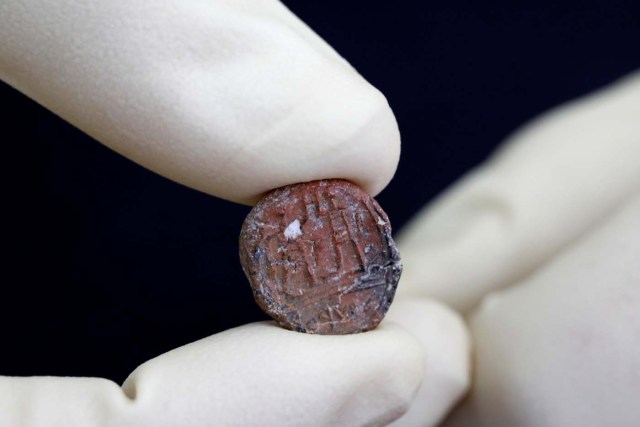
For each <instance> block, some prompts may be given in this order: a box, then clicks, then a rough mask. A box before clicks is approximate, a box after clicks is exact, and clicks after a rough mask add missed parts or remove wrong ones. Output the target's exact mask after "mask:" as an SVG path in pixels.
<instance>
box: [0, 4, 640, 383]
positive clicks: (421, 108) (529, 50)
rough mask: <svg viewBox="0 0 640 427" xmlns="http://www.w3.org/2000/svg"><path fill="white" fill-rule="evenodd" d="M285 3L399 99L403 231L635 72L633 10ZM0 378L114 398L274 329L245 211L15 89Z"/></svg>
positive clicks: (6, 104) (396, 201) (3, 92)
mask: <svg viewBox="0 0 640 427" xmlns="http://www.w3.org/2000/svg"><path fill="white" fill-rule="evenodd" d="M513 3H517V2H505V3H504V4H499V3H487V2H468V3H450V2H449V3H448V2H437V3H431V2H417V1H416V2H406V1H405V2H391V1H387V2H382V1H372V0H369V1H322V2H307V1H297V2H294V1H287V2H286V4H287V5H288V6H289V7H290V8H291V9H292V10H293V11H294V12H295V13H297V14H298V15H299V16H300V17H301V18H302V19H303V20H304V21H306V22H307V23H308V24H309V25H310V26H311V27H312V28H313V29H314V30H315V31H317V32H318V33H319V34H320V35H321V36H322V37H324V38H325V39H326V40H327V41H328V42H329V43H330V44H331V45H333V46H334V47H335V48H336V50H337V51H338V52H339V53H340V54H342V55H343V56H344V57H345V58H346V59H347V60H348V61H350V62H351V64H353V66H354V67H355V68H356V69H357V70H359V72H360V73H361V74H362V75H363V76H364V77H365V78H366V79H367V80H369V81H370V82H371V83H372V84H373V85H375V86H376V87H378V88H379V89H380V90H381V91H382V92H383V93H384V94H385V95H386V96H387V98H388V100H389V103H390V104H391V106H392V108H393V110H394V112H395V114H396V117H397V119H398V122H399V126H400V130H401V133H402V140H403V153H402V159H401V161H400V166H399V169H398V173H397V175H396V178H395V180H394V181H393V183H392V184H391V185H390V186H389V187H388V188H387V189H386V190H385V191H384V192H383V193H382V194H381V195H380V196H379V197H378V200H379V201H380V203H381V205H382V206H383V207H384V208H385V210H387V212H388V213H389V216H390V217H391V219H392V221H393V223H394V225H395V227H396V228H398V227H399V226H401V225H402V224H403V223H405V222H406V221H407V219H408V218H410V216H411V215H412V214H414V213H415V212H416V211H417V210H418V209H419V208H420V207H421V206H422V205H424V204H425V203H426V202H428V201H429V200H431V199H432V198H433V197H434V196H435V195H437V194H438V193H439V192H441V191H443V190H444V189H445V188H446V187H447V186H448V185H450V184H451V183H452V182H454V181H455V180H456V178H458V177H459V176H460V175H461V174H463V173H464V172H465V171H467V170H469V169H470V168H471V167H473V166H474V165H477V164H478V163H480V162H481V161H482V160H483V159H485V158H486V157H487V156H488V155H489V154H490V152H491V151H492V150H493V149H494V148H495V147H496V145H497V144H498V143H499V142H500V141H502V140H503V139H504V138H505V137H506V136H507V135H508V134H509V133H510V132H512V131H513V130H514V129H515V128H516V127H517V126H519V125H520V124H522V123H523V122H525V121H526V120H527V119H529V118H531V117H534V116H535V115H537V114H539V113H541V112H543V111H544V110H546V109H547V108H549V107H551V106H554V105H557V104H559V103H562V102H564V101H566V100H569V99H571V98H574V97H576V96H579V95H581V94H584V93H587V92H589V91H591V90H593V89H595V88H597V87H600V86H602V85H604V84H606V83H608V82H610V81H612V80H614V79H616V78H618V77H620V76H622V75H624V74H626V73H628V72H630V71H632V70H634V69H636V68H640V12H639V10H638V7H637V6H635V3H637V2H635V1H628V2H608V3H605V2H602V3H590V2H579V3H578V2H576V3H573V2H557V3H555V4H552V5H551V4H545V3H536V5H535V6H531V5H528V6H519V5H518V4H513ZM0 107H1V108H2V116H1V117H2V123H1V124H2V133H1V135H2V139H3V141H2V150H3V157H2V160H3V168H2V170H3V178H4V179H3V180H2V209H1V210H2V218H3V229H4V231H3V235H2V238H1V240H0V241H1V242H2V245H3V251H4V252H5V253H6V255H5V256H4V257H3V258H2V264H1V266H2V268H1V269H0V277H1V280H2V285H1V287H0V292H1V293H0V327H1V328H2V337H1V339H0V343H1V348H0V374H5V375H45V374H46V375H88V376H103V377H107V378H111V379H113V380H116V381H118V382H121V381H122V380H124V378H125V377H126V376H127V374H128V373H129V372H130V371H131V370H132V369H134V368H135V367H136V366H137V365H138V364H140V363H142V362H143V361H145V360H146V359H148V358H150V357H153V356H156V355H158V354H160V353H162V352H165V351H167V350H170V349H171V348H174V347H176V346H179V345H182V344H186V343H188V342H190V341H193V340H196V339H198V338H201V337H204V336H207V335H210V334H212V333H215V332H219V331H222V330H224V329H227V328H230V327H233V326H237V325H241V324H244V323H247V322H251V321H255V320H260V319H265V318H266V317H265V315H263V314H262V313H261V312H260V311H259V309H258V308H257V306H256V305H255V304H254V302H253V299H252V295H251V292H250V290H249V286H248V284H247V282H246V279H245V278H244V276H243V274H242V271H241V270H240V266H239V262H238V260H237V234H238V232H239V229H240V225H241V223H242V220H243V219H244V216H245V215H246V213H247V212H248V210H249V208H247V207H245V206H238V205H234V204H232V203H229V202H225V201H221V200H217V199H215V198H212V197H209V196H206V195H204V194H201V193H198V192H195V191H193V190H190V189H187V188H184V187H181V186H179V185H177V184H175V183H173V182H170V181H168V180H166V179H164V178H161V177H159V176H156V175H154V174H153V173H151V172H149V171H147V170H145V169H143V168H141V167H139V166H137V165H135V164H133V163H132V162H130V161H128V160H126V159H124V158H121V157H119V156H118V155H116V154H114V153H113V152H111V151H109V150H108V149H106V148H104V147H102V146H101V145H100V144H98V143H97V142H95V141H93V140H92V139H91V138H89V137H87V136H86V135H84V134H83V133H81V132H80V131H78V130H76V129H75V128H73V127H72V126H71V125H69V124H67V123H65V122H64V121H62V120H60V119H59V118H57V117H56V116H55V115H53V114H52V113H50V112H48V111H47V110H45V109H43V108H42V107H40V106H38V105H37V104H36V103H34V102H33V101H30V100H29V99H27V98H26V97H24V96H22V95H21V94H19V93H18V92H16V91H14V90H13V89H11V88H9V87H8V86H6V85H0Z"/></svg>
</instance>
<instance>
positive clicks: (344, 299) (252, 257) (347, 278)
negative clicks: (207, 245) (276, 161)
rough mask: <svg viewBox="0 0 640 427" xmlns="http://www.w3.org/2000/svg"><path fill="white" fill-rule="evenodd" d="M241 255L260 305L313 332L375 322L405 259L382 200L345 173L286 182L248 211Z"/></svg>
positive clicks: (288, 324) (286, 323)
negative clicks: (340, 177)
mask: <svg viewBox="0 0 640 427" xmlns="http://www.w3.org/2000/svg"><path fill="white" fill-rule="evenodd" d="M240 261H241V263H242V268H243V270H244V272H245V274H246V275H247V277H248V278H249V281H250V282H251V287H252V288H253V294H254V296H255V299H256V301H257V303H258V305H260V307H261V308H262V309H263V310H264V311H265V312H267V313H268V314H269V315H270V316H271V317H273V318H274V319H275V320H276V321H277V322H278V323H279V324H280V325H281V326H282V327H284V328H287V329H292V330H296V331H300V332H308V333H314V334H352V333H356V332H362V331H367V330H369V329H373V328H375V327H376V326H377V325H378V323H380V321H381V320H382V318H383V317H384V315H385V313H386V312H387V310H388V309H389V305H390V304H391V302H392V300H393V296H394V294H395V291H396V287H397V285H398V280H399V279H400V273H401V271H402V265H401V264H400V257H399V255H398V251H397V249H396V247H395V244H394V242H393V240H392V239H391V226H390V225H389V219H388V218H387V215H386V214H385V213H384V211H383V210H382V209H381V208H380V206H379V205H378V203H377V202H376V201H375V200H374V199H373V198H371V196H369V195H368V194H367V193H365V192H364V191H363V190H361V189H360V188H359V187H357V186H355V185H354V184H351V183H350V182H348V181H343V180H323V181H313V182H307V183H302V184H294V185H290V186H287V187H283V188H279V189H277V190H275V191H273V192H272V193H270V194H268V195H267V196H266V197H265V198H264V199H262V200H261V201H260V202H259V203H258V204H257V205H256V206H255V207H254V208H253V210H252V211H251V212H250V213H249V215H248V216H247V218H246V219H245V222H244V225H243V227H242V231H241V234H240Z"/></svg>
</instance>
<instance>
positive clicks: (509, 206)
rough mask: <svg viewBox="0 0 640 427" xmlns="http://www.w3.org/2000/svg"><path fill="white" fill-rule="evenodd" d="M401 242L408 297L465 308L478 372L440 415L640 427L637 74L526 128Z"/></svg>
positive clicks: (455, 422) (474, 420)
mask: <svg viewBox="0 0 640 427" xmlns="http://www.w3.org/2000/svg"><path fill="white" fill-rule="evenodd" d="M399 247H400V250H401V253H402V254H403V258H404V261H405V271H404V274H403V286H402V287H401V288H399V293H400V295H399V299H402V298H404V299H411V298H413V299H416V298H423V297H430V298H436V299H439V300H442V301H444V302H446V303H448V304H449V305H450V306H452V307H455V308H457V309H458V310H460V311H462V312H465V313H467V314H468V315H469V319H470V320H469V322H470V328H471V333H472V339H473V341H474V346H475V348H474V359H475V360H474V382H473V386H472V390H471V393H470V395H469V397H468V398H467V399H466V400H465V401H464V403H463V404H462V405H461V406H460V407H459V408H458V409H457V410H456V411H455V413H454V414H453V415H452V416H451V417H450V418H449V419H448V422H446V423H445V424H444V425H446V426H458V427H460V426H465V427H466V426H473V427H477V426H490V427H499V426H509V427H512V426H518V427H527V426H531V427H540V426H545V427H555V426H559V427H560V426H561V427H565V426H582V427H588V426H632V425H633V426H635V425H640V405H638V392H639V391H640V74H635V75H632V76H630V77H627V78H626V79H624V80H622V81H621V82H618V83H616V84H615V85H613V86H611V87H610V88H606V89H605V90H602V91H599V92H597V93H595V94H592V95H589V96H587V97H585V98H583V99H580V100H578V101H575V102H571V103H569V104H568V105H566V106H562V107H560V108H557V109H555V110H553V111H551V112H550V113H548V114H545V115H544V116H542V117H541V118H539V119H538V120H536V121H534V122H533V123H532V124H530V125H528V126H526V127H525V128H524V129H523V130H521V131H520V132H517V133H516V134H515V135H514V136H513V137H512V138H510V140H509V141H507V143H506V144H505V147H504V148H502V149H501V150H500V151H499V152H498V153H497V154H496V155H495V156H494V158H493V159H492V160H490V161H489V162H488V163H487V164H486V165H484V166H483V167H481V168H479V169H478V170H477V171H474V172H472V173H471V174H469V176H467V177H466V178H464V179H463V180H462V182H461V183H460V184H459V185H457V186H456V187H455V188H454V189H453V190H451V191H450V192H448V193H447V194H445V195H444V196H443V197H442V198H441V200H439V201H437V202H436V203H435V204H434V205H433V206H431V207H429V208H428V209H427V210H426V211H424V212H423V213H421V214H419V215H418V217H417V218H416V219H415V220H414V221H413V223H412V224H411V225H410V226H409V227H407V228H406V229H405V230H404V231H403V234H402V236H401V238H400V239H399ZM414 405H416V406H418V407H420V406H421V405H423V403H422V402H420V400H419V398H418V399H416V401H415V403H414ZM413 412H414V410H413V408H411V409H410V412H409V414H407V416H405V417H403V418H401V419H400V420H399V421H398V425H420V424H419V421H420V418H415V419H413V420H411V422H409V419H408V418H407V417H408V416H409V415H410V414H411V413H413ZM405 420H406V421H407V422H405Z"/></svg>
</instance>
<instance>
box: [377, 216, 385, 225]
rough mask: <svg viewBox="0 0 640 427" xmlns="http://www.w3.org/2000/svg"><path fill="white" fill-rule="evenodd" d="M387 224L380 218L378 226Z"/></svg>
mask: <svg viewBox="0 0 640 427" xmlns="http://www.w3.org/2000/svg"><path fill="white" fill-rule="evenodd" d="M385 224H386V222H384V219H382V218H380V217H378V225H385Z"/></svg>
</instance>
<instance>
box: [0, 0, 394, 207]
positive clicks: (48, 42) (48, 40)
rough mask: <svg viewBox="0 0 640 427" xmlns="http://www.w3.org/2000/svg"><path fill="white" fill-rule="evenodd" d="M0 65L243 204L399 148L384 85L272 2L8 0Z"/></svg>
mask: <svg viewBox="0 0 640 427" xmlns="http://www.w3.org/2000/svg"><path fill="white" fill-rule="evenodd" d="M0 40H2V41H1V42H0V77H1V78H2V79H3V80H5V81H6V82H7V83H9V84H10V85H12V86H14V87H15V88H17V89H18V90H20V91H22V92H24V93H25V94H27V95H28V96H30V97H32V98H34V99H35V100H36V101H38V102H39V103H41V104H43V105H44V106H46V107H47V108H49V109H51V110H52V111H54V112H55V113H57V114H58V115H60V116H61V117H63V118H64V119H66V120H68V121H70V122H71V123H73V124H74V125H76V126H77V127H79V128H80V129H82V130H83V131H85V132H87V133H88V134H89V135H91V136H93V137H94V138H96V139H97V140H98V141H100V142H102V143H104V144H105V145H107V146H109V147H111V148H112V149H114V150H116V151H117V152H119V153H121V154H123V155H125V156H127V157H129V158H130V159H132V160H134V161H136V162H138V163H140V164H142V165H143V166H145V167H147V168H149V169H151V170H153V171H155V172H158V173H159V174H161V175H164V176H166V177H168V178H170V179H173V180H175V181H178V182H180V183H183V184H185V185H188V186H190V187H193V188H195V189H198V190H201V191H204V192H207V193H210V194H213V195H216V196H219V197H222V198H225V199H229V200H232V201H236V202H241V203H253V202H255V200H256V199H257V197H258V196H259V195H260V194H261V193H263V192H265V191H268V190H270V189H273V188H275V187H280V186H283V185H286V184H291V183H294V182H302V181H310V180H314V179H322V178H344V179H348V180H351V181H353V182H355V183H356V184H358V185H360V186H362V187H363V188H364V189H365V190H367V191H368V192H369V193H371V194H373V195H375V194H376V193H378V192H379V191H380V190H382V188H384V186H385V185H386V184H387V183H388V182H389V180H390V179H391V177H392V175H393V173H394V171H395V168H396V165H397V162H398V156H399V135H398V129H397V125H396V123H395V119H394V117H393V114H392V113H391V110H390V108H389V106H388V104H387V102H386V100H385V98H384V97H383V96H382V95H381V94H380V93H379V92H378V91H377V90H376V89H374V88H373V87H372V86H371V85H369V84H368V83H367V82H366V81H365V80H364V79H363V78H362V77H360V76H359V75H358V74H357V73H356V72H355V71H354V70H353V69H352V68H351V67H350V66H349V65H348V64H347V63H346V61H344V60H343V59H342V58H340V56H339V55H338V54H336V53H335V52H334V51H333V50H332V49H331V48H330V47H329V46H328V45H326V43H324V42H323V41H322V40H321V39H320V38H319V37H318V36H317V35H315V34H314V33H313V32H312V31H311V30H309V28H308V27H306V26H305V25H304V24H303V23H302V22H300V21H299V20H298V19H297V18H296V17H295V16H294V15H293V14H292V13H291V12H289V11H288V10H287V9H286V8H285V7H284V6H283V5H282V4H281V3H280V2H278V1H275V0H269V1H264V2H244V1H235V0H217V1H211V2H200V1H195V0H189V1H178V0H161V1H156V2H152V3H148V2H75V1H71V0H63V1H60V2H55V4H54V3H51V2H43V1H39V0H24V1H22V0H9V1H8V2H5V3H4V4H3V9H2V14H0Z"/></svg>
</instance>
